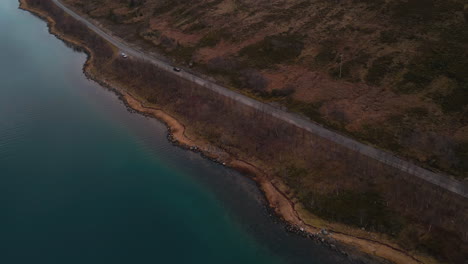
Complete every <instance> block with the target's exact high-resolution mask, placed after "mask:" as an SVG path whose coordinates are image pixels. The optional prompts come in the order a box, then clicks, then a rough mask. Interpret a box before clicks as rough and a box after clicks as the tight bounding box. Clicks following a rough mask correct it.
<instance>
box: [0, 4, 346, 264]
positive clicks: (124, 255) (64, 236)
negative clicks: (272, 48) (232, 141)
mask: <svg viewBox="0 0 468 264" xmlns="http://www.w3.org/2000/svg"><path fill="white" fill-rule="evenodd" d="M85 59H86V56H85V55H84V54H82V53H78V52H75V51H73V50H72V49H70V48H68V47H66V45H65V44H64V43H62V42H61V41H60V40H58V39H56V38H55V37H54V36H52V35H50V34H49V33H48V32H47V28H46V24H45V23H44V22H43V21H41V20H40V19H38V18H36V17H34V16H33V15H31V14H30V13H28V12H25V11H22V10H19V9H18V2H17V1H16V0H1V1H0V263H2V264H23V263H24V264H26V263H28V264H31V263H39V264H42V263H44V264H55V263H57V264H58V263H61V264H74V263H77V264H78V263H80V264H83V263H87V264H94V263H96V264H97V263H99V264H107V263H109V264H111V263H112V264H116V263H129V264H138V263H259V264H261V263H269V264H270V263H271V264H273V263H324V264H327V263H348V262H347V260H346V259H343V257H341V256H338V255H336V253H334V252H332V251H329V250H328V249H326V248H325V247H323V246H321V245H316V244H315V243H314V242H312V241H310V240H307V239H303V238H301V237H298V236H296V235H293V234H290V233H287V232H286V231H285V230H284V227H283V225H282V224H281V223H280V222H279V221H278V220H277V219H276V218H275V217H272V216H270V213H269V211H268V209H267V208H266V207H265V205H264V199H263V197H262V195H261V193H260V192H259V191H258V188H257V186H256V185H255V183H254V182H252V181H251V180H250V179H248V178H246V177H243V176H242V175H240V174H238V173H236V172H234V171H232V170H230V169H227V168H224V167H222V166H220V165H218V164H215V163H213V162H211V161H208V160H206V159H203V158H202V157H200V155H198V154H195V153H191V152H188V151H184V150H182V149H180V148H177V147H174V146H172V145H171V144H170V143H169V142H168V141H167V139H166V136H167V134H166V133H167V132H166V128H165V127H164V126H163V125H162V124H161V123H160V122H158V121H157V120H154V119H150V118H146V117H143V116H140V115H138V114H135V113H131V112H129V111H127V109H126V107H125V106H124V105H123V103H122V102H120V101H119V99H118V98H117V96H116V95H115V94H113V93H112V92H110V91H108V90H106V89H104V88H102V87H100V86H99V85H97V84H95V83H94V82H92V81H89V80H87V79H86V78H85V76H84V75H83V73H82V65H83V63H84V61H85Z"/></svg>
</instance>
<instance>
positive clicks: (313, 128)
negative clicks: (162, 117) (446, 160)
mask: <svg viewBox="0 0 468 264" xmlns="http://www.w3.org/2000/svg"><path fill="white" fill-rule="evenodd" d="M52 1H53V2H54V3H55V4H56V5H57V6H59V7H60V8H62V9H63V10H64V11H65V12H66V13H68V14H69V15H71V16H72V17H74V18H75V19H77V20H79V21H81V22H82V23H84V24H85V25H86V26H88V27H89V28H90V29H91V30H93V31H94V32H96V33H97V34H99V35H100V36H101V37H103V38H104V39H106V40H107V41H109V42H110V43H112V44H113V45H114V46H116V47H117V48H119V49H120V50H121V51H122V52H124V53H126V54H127V55H129V56H130V57H133V58H139V59H144V60H146V61H150V62H151V63H153V64H155V65H156V66H158V67H159V68H160V69H163V70H166V71H168V72H171V73H172V74H175V75H177V76H179V77H180V78H184V79H186V80H188V81H191V82H194V83H196V84H198V85H200V86H202V87H204V88H206V89H210V90H212V91H214V92H216V93H218V94H221V95H223V96H226V97H228V98H231V99H233V100H236V101H237V102H240V103H242V104H244V105H247V106H250V107H252V108H255V109H258V110H260V111H263V112H265V113H268V114H271V115H272V116H274V117H276V118H278V119H280V120H283V121H285V122H288V123H290V124H293V125H295V126H297V127H300V128H302V129H305V130H307V131H309V132H311V133H313V134H315V135H317V136H320V137H322V138H325V139H328V140H330V141H333V142H335V143H337V144H339V145H341V146H344V147H346V148H348V149H350V150H353V151H356V152H358V153H360V154H363V155H365V156H367V157H370V158H372V159H375V160H378V161H380V162H382V163H384V164H387V165H389V166H392V167H394V168H397V169H399V170H401V171H404V172H407V173H408V174H410V175H413V176H415V177H418V178H420V179H423V180H425V181H427V182H429V183H432V184H434V185H437V186H439V187H441V188H443V189H445V190H447V191H450V192H453V193H456V194H458V195H461V196H463V197H465V198H468V186H467V185H466V184H464V183H462V182H460V181H457V180H455V179H453V178H451V177H450V176H448V175H444V174H442V173H438V172H432V171H429V170H427V169H424V168H422V167H420V166H418V165H415V164H414V163H411V162H408V161H406V160H403V159H401V158H399V157H397V156H395V155H394V154H392V153H389V152H387V151H384V150H381V149H377V148H375V147H373V146H369V145H366V144H363V143H361V142H358V141H356V140H354V139H351V138H349V137H346V136H344V135H341V134H339V133H337V132H335V131H332V130H329V129H327V128H324V127H323V126H321V125H320V124H317V123H314V122H312V121H310V120H308V119H306V118H304V117H302V116H300V115H298V114H295V113H290V112H287V111H284V110H281V109H278V108H276V107H273V106H271V105H268V104H265V103H262V102H260V101H257V100H254V99H252V98H250V97H247V96H245V95H242V94H239V93H236V92H234V91H232V90H230V89H228V88H226V87H222V86H220V85H217V84H215V83H213V82H211V81H209V80H205V79H202V78H200V77H197V76H195V75H193V74H191V73H189V72H186V71H181V72H175V71H174V70H173V66H172V65H171V64H169V63H168V62H165V61H163V60H161V59H158V58H155V57H154V56H151V55H149V54H147V53H145V52H143V51H140V50H138V49H137V48H136V47H132V46H130V45H128V44H126V43H125V42H124V41H123V40H121V39H119V38H117V37H115V36H112V35H111V34H108V33H106V32H105V31H103V30H102V29H101V28H99V26H97V25H95V24H93V23H91V22H90V21H88V20H87V19H85V18H83V17H81V16H80V15H78V14H77V13H75V12H74V11H72V10H71V9H69V8H67V7H66V6H65V5H63V4H62V3H61V2H60V1H58V0H52Z"/></svg>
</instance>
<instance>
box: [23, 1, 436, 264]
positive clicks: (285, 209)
mask: <svg viewBox="0 0 468 264" xmlns="http://www.w3.org/2000/svg"><path fill="white" fill-rule="evenodd" d="M19 2H20V8H21V9H23V10H25V11H28V12H30V13H32V14H34V15H36V16H38V17H40V18H41V19H44V20H46V22H47V25H48V28H49V32H50V33H51V34H53V35H55V36H56V37H57V38H59V39H60V40H62V41H64V42H65V43H68V44H70V45H73V46H75V47H78V48H80V49H81V50H83V51H84V52H85V53H86V54H87V60H86V62H85V63H84V65H83V72H84V74H85V75H86V77H87V78H88V79H90V80H93V81H95V82H97V83H98V84H99V85H101V86H103V87H105V88H107V89H109V90H111V91H113V92H114V93H116V94H117V96H118V97H119V98H120V99H121V100H122V101H123V102H124V104H125V105H126V106H127V108H128V109H129V110H130V111H136V112H138V113H140V114H143V115H146V116H150V117H153V118H156V119H158V120H159V121H161V122H163V123H164V124H165V125H166V127H167V129H168V139H169V140H170V141H171V142H172V143H173V144H175V145H177V146H179V147H182V148H184V149H187V150H191V151H195V152H199V153H200V154H201V155H203V156H204V157H206V158H208V159H210V160H213V161H215V162H218V163H220V164H222V165H224V166H227V167H230V168H232V169H234V170H236V171H239V172H240V173H242V174H244V175H246V176H249V177H250V178H252V179H253V180H254V181H255V182H256V183H257V185H258V186H259V188H260V190H261V191H262V193H263V194H264V195H265V198H266V201H267V203H268V206H269V207H270V208H271V209H272V210H273V211H274V212H275V214H277V216H278V217H279V218H280V219H282V220H283V221H284V222H285V223H287V225H286V230H287V231H289V232H294V233H297V234H298V235H302V236H306V237H309V238H311V239H316V240H318V241H320V242H322V243H324V244H325V245H328V246H329V247H330V248H333V249H335V250H336V251H337V252H338V253H341V254H345V255H348V253H346V252H345V251H342V250H341V249H339V248H337V246H336V244H335V243H338V244H343V245H345V246H346V248H347V249H349V248H348V247H349V246H352V248H353V251H354V250H358V251H359V252H363V253H366V254H368V255H370V256H374V257H379V258H383V259H386V260H389V261H392V262H394V263H433V262H432V261H431V262H425V261H422V260H421V259H418V258H416V257H415V256H413V255H411V253H409V252H406V251H404V250H402V249H400V248H398V246H394V245H390V244H388V243H385V241H384V242H381V241H378V240H371V239H368V238H363V237H356V236H353V235H349V234H345V233H341V232H338V231H334V230H332V229H330V230H328V231H325V232H324V229H322V228H321V227H317V226H313V225H311V224H309V223H306V222H305V221H304V220H303V218H302V217H301V213H300V212H299V211H298V210H297V209H296V207H297V206H298V205H299V204H298V203H297V202H295V201H294V200H293V199H291V198H290V197H288V195H287V194H286V193H285V191H283V190H281V188H280V187H278V186H277V185H276V184H275V183H274V182H275V181H276V179H273V178H271V177H269V175H267V174H265V173H264V172H263V171H262V170H260V169H259V168H258V167H257V166H255V164H252V163H249V162H248V161H244V160H241V159H236V158H235V157H233V156H232V155H230V154H229V153H227V152H225V151H224V150H221V149H220V148H218V147H217V146H212V145H211V144H210V143H207V142H206V141H204V140H200V139H198V140H197V139H192V138H190V136H188V135H186V126H185V125H184V124H182V123H181V122H179V121H178V120H177V119H176V118H174V117H173V116H171V115H170V114H168V113H166V112H165V111H164V110H163V109H160V108H157V107H153V106H146V105H145V104H144V103H142V102H141V100H139V99H138V98H136V96H135V95H132V94H130V93H129V92H127V91H125V89H124V88H121V87H120V88H118V87H119V85H118V84H116V83H111V82H107V81H104V80H102V78H100V77H99V74H98V72H97V71H96V69H95V68H94V67H93V52H92V50H90V49H89V48H88V47H87V46H86V45H85V44H84V43H81V42H79V41H76V40H74V39H73V38H72V37H69V36H68V37H67V36H64V35H62V34H60V33H59V32H58V31H57V30H56V29H55V21H54V20H53V19H52V18H51V17H50V16H48V15H47V14H44V13H43V12H41V11H39V10H36V9H34V8H30V7H29V6H28V5H27V3H25V2H24V1H23V0H19ZM215 150H216V151H215ZM335 241H336V242H335ZM340 247H341V246H340Z"/></svg>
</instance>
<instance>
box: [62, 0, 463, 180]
mask: <svg viewBox="0 0 468 264" xmlns="http://www.w3.org/2000/svg"><path fill="white" fill-rule="evenodd" d="M65 2H66V3H69V4H70V5H72V6H74V7H75V8H77V9H78V10H79V11H82V12H83V13H84V14H87V15H88V16H89V17H91V18H93V19H96V20H98V21H100V22H101V23H103V24H105V25H106V26H108V27H109V28H111V29H112V30H113V32H115V33H116V34H118V35H120V36H123V37H124V38H126V39H128V40H131V41H135V42H137V41H142V40H144V41H145V42H146V44H150V45H148V46H147V48H149V49H152V48H154V49H155V50H157V51H159V52H162V53H164V54H166V55H167V56H169V57H170V58H173V59H174V60H175V61H176V62H177V63H180V64H184V65H188V64H189V63H190V62H191V63H193V64H194V66H195V67H196V69H197V70H198V71H201V72H203V73H205V74H208V75H210V76H213V77H215V78H217V79H218V80H219V81H220V82H221V83H224V84H225V85H228V86H231V87H233V88H235V89H240V90H243V91H244V92H246V93H249V94H253V95H255V96H257V97H261V98H263V99H264V100H268V101H275V102H278V103H281V104H283V105H285V106H287V107H289V108H290V109H292V110H296V111H299V112H302V113H303V114H305V115H306V116H308V117H310V118H311V119H314V120H316V121H319V122H321V123H325V124H327V125H328V126H330V127H333V128H335V129H337V130H340V131H344V132H345V133H349V134H351V135H353V136H354V137H356V138H359V139H361V140H363V141H367V142H370V143H372V144H374V145H377V146H379V147H382V148H384V149H387V150H390V151H394V152H397V153H399V154H400V155H403V156H406V157H409V158H411V159H413V160H415V161H417V162H420V163H421V164H424V165H425V166H427V167H431V168H434V169H440V170H442V171H445V172H447V173H449V174H452V175H454V176H456V177H458V178H460V179H464V178H466V177H467V171H468V169H467V167H466V166H467V164H468V158H467V157H468V156H467V155H468V154H467V153H468V120H467V118H466V117H467V116H468V114H467V113H468V112H467V105H468V74H467V70H466V69H468V24H467V19H468V14H467V12H468V11H467V10H468V7H467V6H466V3H465V1H464V0H407V1H405V0H388V1H385V0H376V1H369V0H336V1H329V0H303V1H292V0H270V1H256V0H255V1H254V0H194V1H190V4H188V2H187V1H164V0H128V1H112V0H104V1H88V0H86V1H85V0H65ZM340 66H341V67H340ZM340 68H341V74H340Z"/></svg>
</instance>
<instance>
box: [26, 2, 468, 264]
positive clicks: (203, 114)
mask: <svg viewBox="0 0 468 264" xmlns="http://www.w3.org/2000/svg"><path fill="white" fill-rule="evenodd" d="M26 1H27V2H28V3H29V4H30V5H32V6H35V7H37V8H41V9H43V10H45V11H47V12H48V13H49V14H50V16H51V17H52V18H53V19H54V20H55V21H56V27H57V30H59V31H60V32H61V33H63V34H71V36H73V37H74V38H76V39H78V40H80V41H81V42H83V43H86V46H87V47H88V48H90V49H91V50H92V51H93V55H95V58H93V59H94V60H93V66H94V69H95V70H96V71H98V73H99V75H100V76H102V77H104V78H106V79H107V80H112V81H113V82H115V83H118V84H120V85H122V86H124V87H127V88H128V89H129V91H131V92H132V93H135V94H138V95H139V97H141V98H146V100H147V101H148V102H149V103H152V104H155V105H157V106H158V107H160V108H162V109H164V110H165V111H167V112H168V113H170V114H172V115H174V116H175V117H176V118H178V119H179V120H181V121H182V122H183V123H184V124H187V125H188V124H189V126H187V129H188V130H189V131H188V132H189V133H190V134H191V135H196V136H197V137H200V138H203V139H205V140H207V141H209V142H211V143H213V144H214V145H216V146H219V147H221V148H223V149H225V150H226V151H227V152H229V153H231V154H232V155H233V156H235V157H238V158H240V159H245V160H250V161H254V162H255V163H256V164H258V165H259V166H260V167H261V168H262V169H264V170H265V172H267V173H268V174H270V175H274V176H276V177H278V178H279V179H281V180H282V181H283V182H284V183H286V184H287V185H288V186H289V187H290V188H291V190H292V191H293V192H294V193H293V195H294V196H295V197H297V198H298V199H299V200H300V201H301V202H302V204H303V205H304V207H305V208H306V209H308V210H310V211H311V212H312V213H314V214H317V215H319V216H321V217H323V218H326V219H329V220H333V221H338V222H343V223H345V224H348V225H352V226H356V227H359V228H365V229H366V230H369V231H376V232H381V233H385V234H387V235H388V236H390V237H393V238H394V239H395V240H396V241H397V242H398V243H399V244H400V245H401V246H402V247H404V248H406V249H409V250H420V251H425V252H428V253H430V254H432V255H435V256H436V257H438V258H440V259H442V260H445V261H448V262H451V263H463V261H464V260H465V259H468V246H467V243H466V242H467V241H468V229H467V226H466V223H467V222H468V208H467V207H468V205H467V203H466V200H465V199H464V198H462V197H458V196H456V195H453V194H451V193H448V192H446V191H444V190H441V189H440V188H438V187H435V186H432V185H430V184H428V183H426V182H423V181H421V180H419V179H416V178H415V177H413V176H411V175H407V174H405V173H403V172H402V171H400V170H397V169H394V168H391V167H388V166H386V165H384V164H382V163H379V162H376V161H375V160H372V159H369V158H367V157H365V156H363V155H360V154H358V153H356V152H353V151H351V150H349V149H346V148H344V147H341V146H339V145H337V144H334V143H332V142H329V141H327V140H325V139H322V138H319V137H317V136H315V135H312V134H310V133H308V132H306V131H304V130H302V129H299V128H297V127H295V126H293V125H290V124H287V123H285V122H282V121H280V120H277V119H275V118H273V117H271V116H270V115H269V114H267V113H264V112H262V111H258V110H254V109H251V108H249V107H246V106H244V105H241V104H239V103H237V102H235V101H233V100H231V99H229V98H225V97H223V96H220V95H218V94H215V93H214V92H211V91H210V90H208V89H206V88H203V87H200V86H197V85H196V84H194V83H191V82H188V81H186V80H182V79H180V78H177V76H175V75H173V74H171V73H168V72H165V71H162V70H160V69H158V68H157V67H156V66H154V65H153V64H151V63H149V62H144V61H136V60H133V59H124V58H121V57H119V56H113V50H112V48H111V47H110V46H109V45H108V44H107V43H106V42H105V41H104V40H103V39H101V38H100V37H98V36H96V35H95V34H94V33H92V32H90V31H89V30H88V29H87V28H86V27H85V26H84V25H82V24H80V23H79V22H76V21H75V20H73V19H72V18H71V17H69V16H68V15H66V14H64V13H63V12H62V11H61V10H60V9H59V8H57V7H56V6H55V5H54V4H53V3H51V2H50V1H48V0H26Z"/></svg>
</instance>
